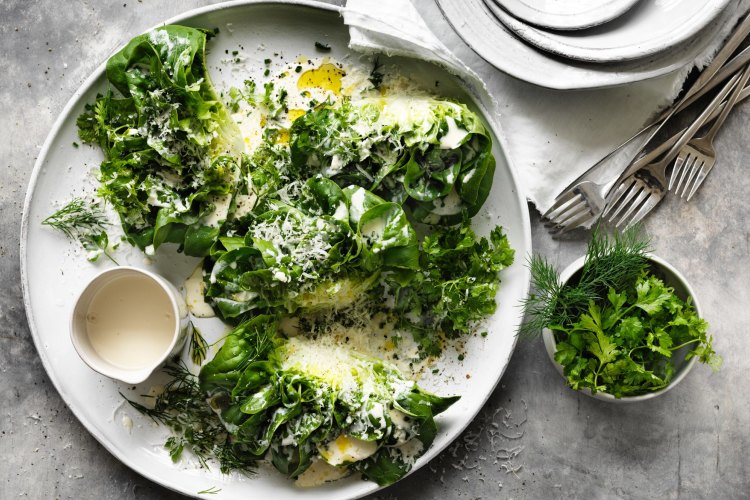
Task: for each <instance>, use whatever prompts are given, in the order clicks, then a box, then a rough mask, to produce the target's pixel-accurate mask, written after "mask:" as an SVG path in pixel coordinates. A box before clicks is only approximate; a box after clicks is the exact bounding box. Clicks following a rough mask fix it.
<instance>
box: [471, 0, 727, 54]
mask: <svg viewBox="0 0 750 500" xmlns="http://www.w3.org/2000/svg"><path fill="white" fill-rule="evenodd" d="M727 3H728V0H682V1H680V0H676V1H671V2H653V1H652V2H640V3H639V4H638V5H637V6H635V7H634V8H633V9H632V10H630V11H629V12H627V13H626V14H625V15H623V16H621V17H618V18H617V19H615V20H614V21H612V22H610V23H607V24H603V25H601V26H597V27H595V28H590V29H587V30H581V31H567V32H563V33H560V32H553V31H546V30H544V29H540V28H535V27H533V26H530V25H528V24H526V23H524V22H523V21H520V20H518V19H516V18H515V17H513V16H512V15H510V14H508V12H506V11H505V10H503V9H502V8H500V7H498V6H497V5H496V4H495V3H494V2H493V0H486V4H487V6H488V7H489V8H490V10H491V11H492V13H493V14H495V17H497V19H498V20H499V21H500V22H501V23H503V24H504V25H505V26H507V27H508V28H510V30H511V31H513V33H515V34H516V35H517V36H518V37H519V38H521V39H522V40H525V41H526V42H528V43H530V44H531V45H533V46H535V47H538V48H540V49H542V50H544V51H546V52H549V53H551V54H554V55H556V56H560V57H565V58H568V59H575V60H578V61H585V62H595V63H616V62H621V61H629V60H632V59H639V58H642V57H646V56H650V55H653V54H657V53H659V52H663V51H665V50H668V49H670V48H672V47H676V46H678V45H680V44H681V43H684V42H685V41H686V40H688V39H690V37H692V36H695V34H696V33H698V32H699V31H700V30H701V29H703V28H705V26H706V25H707V24H708V23H710V22H711V21H712V20H713V19H715V18H716V16H718V15H719V14H720V13H721V11H722V10H723V9H724V7H726V5H727Z"/></svg>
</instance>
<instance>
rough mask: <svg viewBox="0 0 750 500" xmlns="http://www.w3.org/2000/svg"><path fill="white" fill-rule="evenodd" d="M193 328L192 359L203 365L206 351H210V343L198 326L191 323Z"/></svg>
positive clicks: (191, 341)
mask: <svg viewBox="0 0 750 500" xmlns="http://www.w3.org/2000/svg"><path fill="white" fill-rule="evenodd" d="M191 329H192V331H193V334H192V336H191V337H190V359H191V360H192V361H193V363H195V364H196V365H199V366H200V365H201V364H202V363H203V361H205V359H206V353H207V352H208V343H207V342H206V339H204V338H203V335H201V332H200V330H198V327H196V326H195V325H193V324H192V323H191Z"/></svg>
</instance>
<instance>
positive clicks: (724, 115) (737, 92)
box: [703, 66, 750, 142]
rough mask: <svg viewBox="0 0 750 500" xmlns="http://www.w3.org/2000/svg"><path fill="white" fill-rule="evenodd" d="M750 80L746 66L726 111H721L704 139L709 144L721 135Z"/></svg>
mask: <svg viewBox="0 0 750 500" xmlns="http://www.w3.org/2000/svg"><path fill="white" fill-rule="evenodd" d="M749 78H750V66H745V70H744V71H743V72H742V77H740V81H739V83H738V84H737V86H736V87H734V90H733V91H732V94H731V95H730V96H729V99H727V102H726V104H725V105H724V109H722V110H721V114H720V115H719V117H718V118H717V119H716V121H715V122H714V124H713V125H711V128H710V129H709V130H708V132H707V133H706V135H705V136H704V137H703V138H704V139H707V140H708V141H709V142H711V141H713V140H714V138H715V137H716V134H718V133H719V129H720V128H721V126H722V125H724V121H726V119H727V117H728V116H729V112H730V111H732V108H733V107H734V105H735V104H737V99H738V98H739V97H740V94H741V93H742V90H743V89H744V88H745V84H746V83H747V80H748V79H749Z"/></svg>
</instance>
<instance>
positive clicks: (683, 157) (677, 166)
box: [667, 153, 690, 191]
mask: <svg viewBox="0 0 750 500" xmlns="http://www.w3.org/2000/svg"><path fill="white" fill-rule="evenodd" d="M686 159H688V160H689V159H690V154H689V153H688V154H686V155H683V154H680V155H679V156H678V157H677V159H676V160H675V161H674V167H672V175H670V176H669V186H667V189H669V190H670V191H671V190H672V186H673V185H674V181H675V179H676V178H677V176H678V175H679V173H680V170H681V169H682V166H683V165H684V164H685V160H686Z"/></svg>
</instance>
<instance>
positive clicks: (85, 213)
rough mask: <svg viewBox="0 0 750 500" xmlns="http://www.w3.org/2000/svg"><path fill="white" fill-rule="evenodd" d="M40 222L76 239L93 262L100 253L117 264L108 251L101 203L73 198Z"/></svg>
mask: <svg viewBox="0 0 750 500" xmlns="http://www.w3.org/2000/svg"><path fill="white" fill-rule="evenodd" d="M42 224H44V225H46V226H50V227H53V228H55V229H57V230H58V231H62V233H63V234H65V235H66V236H67V237H68V238H71V239H74V240H78V241H79V242H80V243H81V245H83V248H84V249H86V250H87V251H88V252H89V255H88V259H89V260H90V261H91V262H95V261H96V260H98V259H99V257H100V256H101V255H105V256H106V257H107V258H108V259H109V260H111V261H112V262H114V263H115V264H117V261H116V260H115V259H114V258H113V257H112V255H110V253H109V237H108V236H107V231H106V226H108V225H109V221H108V220H107V217H106V215H105V214H104V211H103V210H102V207H101V205H99V204H98V203H88V202H87V201H86V200H84V199H83V198H74V199H73V200H71V201H70V203H68V204H67V205H65V206H64V207H62V208H61V209H60V210H58V211H57V212H55V213H53V214H52V215H50V216H49V217H47V218H46V219H44V220H43V221H42Z"/></svg>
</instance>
